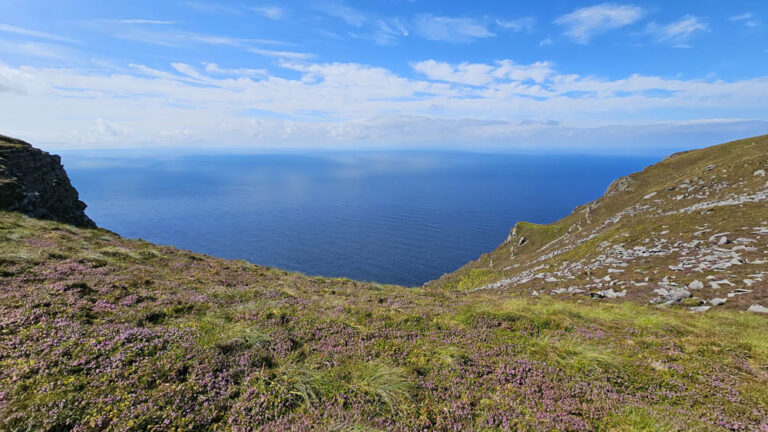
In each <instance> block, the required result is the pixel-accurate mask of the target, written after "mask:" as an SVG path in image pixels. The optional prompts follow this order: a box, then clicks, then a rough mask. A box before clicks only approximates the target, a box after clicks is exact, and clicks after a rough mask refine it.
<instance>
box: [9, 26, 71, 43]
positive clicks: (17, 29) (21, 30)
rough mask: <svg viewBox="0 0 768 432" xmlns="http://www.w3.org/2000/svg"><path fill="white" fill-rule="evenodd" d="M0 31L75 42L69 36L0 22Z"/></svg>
mask: <svg viewBox="0 0 768 432" xmlns="http://www.w3.org/2000/svg"><path fill="white" fill-rule="evenodd" d="M0 32H2V33H12V34H17V35H21V36H29V37H33V38H38V39H49V40H55V41H60V42H76V41H74V40H72V39H70V38H66V37H63V36H59V35H55V34H51V33H46V32H41V31H38V30H31V29H27V28H23V27H17V26H12V25H8V24H0Z"/></svg>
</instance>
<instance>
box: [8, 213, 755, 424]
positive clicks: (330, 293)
mask: <svg viewBox="0 0 768 432" xmlns="http://www.w3.org/2000/svg"><path fill="white" fill-rule="evenodd" d="M0 268H1V270H2V271H0V429H2V430H12V431H17V430H18V431H26V430H50V431H54V430H78V431H96V430H121V431H122V430H127V431H140V430H233V431H250V430H262V431H305V430H337V431H348V430H358V431H374V430H392V431H427V430H442V431H471V430H496V431H504V430H531V431H533V430H568V431H572V430H574V431H575V430H641V429H644V430H690V429H699V430H753V431H765V430H768V390H767V389H768V383H767V382H766V380H767V378H766V367H768V326H766V321H765V319H764V318H763V317H759V316H755V315H745V314H739V313H736V312H728V311H724V312H715V313H709V314H707V315H706V316H702V315H694V314H687V313H684V312H678V311H672V310H659V309H654V308H651V307H644V306H636V305H631V304H602V305H596V304H578V303H575V302H572V303H567V302H555V301H551V300H545V299H541V300H537V301H523V300H515V299H511V298H502V297H501V296H499V295H498V294H491V293H476V294H473V295H466V294H462V293H453V292H447V291H440V290H429V289H415V288H414V289H408V288H403V287H394V286H385V287H382V286H380V285H375V284H368V283H361V282H356V281H350V280H346V279H326V278H315V277H306V276H303V275H299V274H293V273H286V272H282V271H278V270H274V269H269V268H265V267H260V266H256V265H251V264H247V263H244V262H234V261H226V260H219V259H214V258H211V257H207V256H201V255H195V254H191V253H189V252H185V251H180V250H176V249H173V248H167V247H158V246H155V245H152V244H149V243H146V242H141V241H131V240H125V239H121V238H119V237H117V236H115V235H113V234H110V233H108V232H106V231H100V230H80V229H73V228H71V227H66V226H63V225H59V224H56V223H52V222H41V221H35V220H31V219H28V218H24V217H21V216H18V215H16V214H10V213H0Z"/></svg>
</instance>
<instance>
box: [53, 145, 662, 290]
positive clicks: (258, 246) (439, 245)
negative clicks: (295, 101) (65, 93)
mask: <svg viewBox="0 0 768 432" xmlns="http://www.w3.org/2000/svg"><path fill="white" fill-rule="evenodd" d="M62 157H63V163H64V166H65V168H66V169H67V172H68V173H69V176H70V178H71V180H72V183H73V185H74V186H75V187H76V188H77V189H78V190H79V191H80V197H81V199H82V200H83V201H85V202H86V203H87V204H88V209H87V210H86V212H87V214H88V215H89V216H90V217H91V218H92V219H93V220H94V221H95V222H96V223H97V224H98V225H99V226H101V227H104V228H107V229H109V230H111V231H115V232H117V233H118V234H120V235H122V236H124V237H129V238H142V239H145V240H148V241H151V242H154V243H158V244H164V245H173V246H177V247H179V248H183V249H189V250H192V251H195V252H201V253H206V254H210V255H214V256H218V257H224V258H233V259H244V260H247V261H249V262H253V263H257V264H262V265H268V266H274V267H279V268H282V269H286V270H294V271H300V272H303V273H306V274H310V275H322V276H330V277H348V278H353V279H358V280H367V281H376V282H379V283H393V284H402V285H406V286H418V285H422V284H423V283H425V282H427V281H429V280H432V279H436V278H438V277H440V276H441V275H442V274H443V273H447V272H451V271H453V270H456V269H457V268H459V267H460V266H462V265H463V264H465V263H467V262H468V261H470V260H472V259H475V258H477V257H478V256H479V255H480V254H482V253H484V252H489V251H491V250H493V249H494V248H496V246H498V245H499V244H500V243H501V242H502V241H503V240H504V239H505V238H506V236H507V234H508V233H509V230H510V228H511V227H512V226H514V224H515V223H516V222H518V221H528V222H535V223H549V222H553V221H556V220H558V219H560V218H562V217H564V216H566V215H568V214H569V213H570V212H571V211H572V210H573V209H574V208H575V207H576V206H578V205H580V204H584V203H586V202H588V201H591V200H593V199H595V198H597V197H599V196H600V195H601V194H602V193H603V192H604V191H605V189H606V187H607V186H608V184H609V183H610V182H611V181H612V180H614V179H615V178H617V177H619V176H622V175H626V174H628V173H631V172H634V171H637V170H640V169H642V168H643V167H644V166H647V165H649V164H651V163H653V162H655V160H654V159H652V158H649V157H605V156H572V155H571V156H551V155H550V156H540V155H536V156H533V155H510V154H482V153H468V152H417V151H400V152H395V151H392V152H328V153H304V154H290V153H286V154H211V155H206V154H200V153H196V154H193V153H189V154H183V153H181V154H170V153H163V154H158V155H153V156H151V157H149V156H147V154H146V153H145V154H144V155H143V156H138V155H131V154H130V153H124V152H113V153H110V152H100V153H99V154H95V153H93V152H86V151H70V152H63V153H62Z"/></svg>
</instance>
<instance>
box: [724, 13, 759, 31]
mask: <svg viewBox="0 0 768 432" xmlns="http://www.w3.org/2000/svg"><path fill="white" fill-rule="evenodd" d="M730 20H731V21H733V22H740V23H742V24H744V25H745V26H747V27H758V26H759V25H760V23H758V21H757V20H756V19H755V16H754V14H752V12H745V13H743V14H740V15H734V16H732V17H731V18H730Z"/></svg>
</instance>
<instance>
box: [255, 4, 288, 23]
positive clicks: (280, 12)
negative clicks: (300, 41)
mask: <svg viewBox="0 0 768 432" xmlns="http://www.w3.org/2000/svg"><path fill="white" fill-rule="evenodd" d="M250 9H251V10H252V11H254V12H256V13H258V14H260V15H263V16H265V17H267V18H269V19H273V20H279V19H282V18H284V17H285V15H286V13H285V9H283V8H281V7H279V6H253V7H251V8H250Z"/></svg>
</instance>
